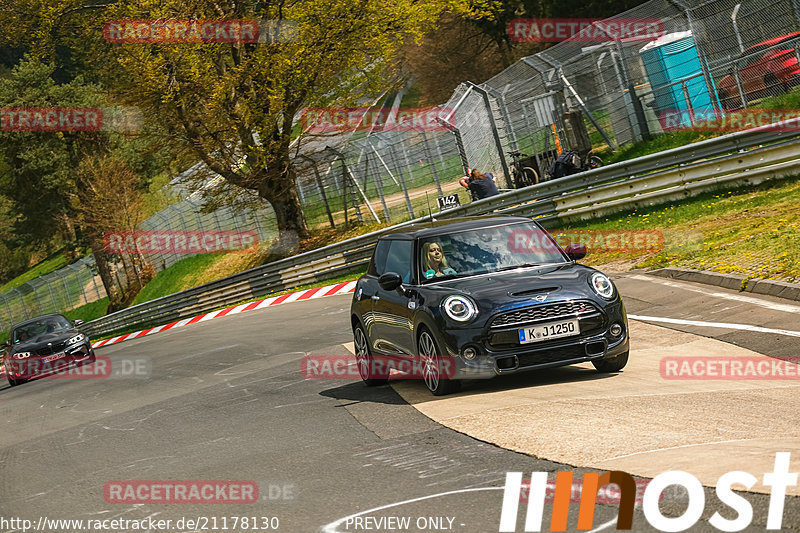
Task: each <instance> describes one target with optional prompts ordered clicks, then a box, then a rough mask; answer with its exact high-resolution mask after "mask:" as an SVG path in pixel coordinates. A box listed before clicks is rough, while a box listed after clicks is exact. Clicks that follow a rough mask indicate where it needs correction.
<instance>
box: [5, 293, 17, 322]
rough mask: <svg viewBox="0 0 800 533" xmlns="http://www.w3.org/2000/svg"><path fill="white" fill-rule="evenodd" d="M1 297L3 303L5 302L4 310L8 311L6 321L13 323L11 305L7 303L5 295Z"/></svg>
mask: <svg viewBox="0 0 800 533" xmlns="http://www.w3.org/2000/svg"><path fill="white" fill-rule="evenodd" d="M2 298H3V303H4V304H6V311H8V322H9V324H13V323H14V315H13V314H12V313H11V306H10V305H8V298H6V297H5V296H2Z"/></svg>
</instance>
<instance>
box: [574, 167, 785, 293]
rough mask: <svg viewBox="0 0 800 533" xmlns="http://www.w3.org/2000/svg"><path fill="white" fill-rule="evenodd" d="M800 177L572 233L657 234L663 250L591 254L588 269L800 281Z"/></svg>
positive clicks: (585, 225)
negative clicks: (670, 270)
mask: <svg viewBox="0 0 800 533" xmlns="http://www.w3.org/2000/svg"><path fill="white" fill-rule="evenodd" d="M798 203H800V180H798V177H797V176H794V177H791V178H785V179H783V180H780V181H774V182H769V183H765V184H762V185H760V186H758V187H756V188H739V189H726V190H720V191H715V192H709V193H706V194H703V195H702V196H697V197H695V198H691V199H689V200H686V201H684V202H682V203H669V204H663V205H660V206H654V207H652V208H649V209H638V210H634V211H630V212H626V213H621V214H615V215H613V216H609V217H607V218H603V219H595V220H591V221H587V222H580V223H578V222H575V223H573V224H570V225H569V226H567V227H565V229H572V230H657V231H660V232H661V233H662V235H663V236H664V247H663V249H662V250H659V251H654V252H650V253H640V252H630V251H628V252H619V251H599V252H596V253H592V252H591V248H590V255H589V256H587V258H586V260H585V261H583V262H584V263H586V264H592V265H606V264H609V263H618V265H619V266H621V267H623V268H624V267H629V268H649V269H653V268H662V267H667V266H676V267H684V268H693V269H701V270H713V271H716V272H726V273H735V274H739V275H743V276H745V277H746V278H747V279H750V278H762V279H774V280H781V281H788V282H797V281H800V219H798V217H797V205H798Z"/></svg>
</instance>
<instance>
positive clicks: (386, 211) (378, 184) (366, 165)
mask: <svg viewBox="0 0 800 533" xmlns="http://www.w3.org/2000/svg"><path fill="white" fill-rule="evenodd" d="M368 173H369V152H367V153H365V154H364V174H368ZM375 186H376V187H377V188H378V196H379V197H380V199H381V206H382V207H383V214H384V215H385V217H386V222H391V220H392V215H390V214H389V207H388V206H387V205H386V198H385V197H384V196H383V183H381V176H380V174H378V177H376V178H375Z"/></svg>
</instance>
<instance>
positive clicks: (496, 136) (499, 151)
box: [466, 81, 513, 189]
mask: <svg viewBox="0 0 800 533" xmlns="http://www.w3.org/2000/svg"><path fill="white" fill-rule="evenodd" d="M466 83H467V84H468V85H469V86H471V87H472V88H473V89H474V90H475V91H476V92H478V94H480V95H481V98H483V106H484V108H485V109H486V114H487V115H489V125H490V126H491V128H492V137H493V138H494V145H495V149H496V150H497V156H498V157H499V158H500V166H502V167H503V176H505V178H506V179H505V181H506V185H507V186H508V188H509V189H511V188H513V184H512V183H511V172H510V171H509V170H508V164H507V163H506V153H505V151H504V150H503V144H502V143H501V142H500V134H499V132H498V131H497V120H496V119H495V118H494V113H493V112H492V104H491V102H490V101H489V92H488V91H487V90H486V89H484V88H483V87H479V86H478V85H475V84H474V83H472V82H469V81H468V82H466Z"/></svg>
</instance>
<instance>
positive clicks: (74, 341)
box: [67, 333, 86, 344]
mask: <svg viewBox="0 0 800 533" xmlns="http://www.w3.org/2000/svg"><path fill="white" fill-rule="evenodd" d="M85 338H86V335H84V334H83V333H78V334H77V335H75V336H74V337H72V338H71V339H70V340H68V341H67V344H77V343H79V342H81V341H82V340H83V339H85Z"/></svg>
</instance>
